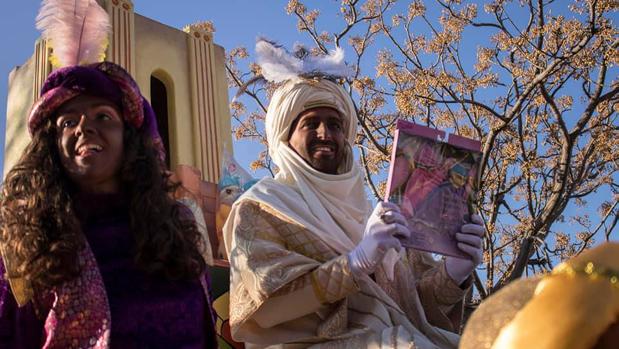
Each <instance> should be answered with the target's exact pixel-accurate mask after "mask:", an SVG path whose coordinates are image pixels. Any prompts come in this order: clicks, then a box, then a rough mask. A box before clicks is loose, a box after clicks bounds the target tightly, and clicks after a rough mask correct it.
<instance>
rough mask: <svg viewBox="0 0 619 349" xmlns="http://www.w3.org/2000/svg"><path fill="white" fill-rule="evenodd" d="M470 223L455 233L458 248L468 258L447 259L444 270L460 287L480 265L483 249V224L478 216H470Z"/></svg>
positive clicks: (484, 230)
mask: <svg viewBox="0 0 619 349" xmlns="http://www.w3.org/2000/svg"><path fill="white" fill-rule="evenodd" d="M471 221H472V223H469V224H464V225H463V226H462V228H461V229H460V231H461V232H460V233H456V240H458V248H459V249H460V250H462V252H464V253H466V254H467V255H469V257H470V258H468V259H464V258H458V257H447V258H445V269H446V270H447V274H449V276H450V277H451V278H452V279H453V280H454V281H455V282H456V283H457V284H458V285H461V284H462V283H463V282H464V281H465V280H466V279H467V278H468V277H469V275H471V273H472V272H473V270H475V268H476V267H477V266H478V265H479V263H481V259H482V255H483V248H482V240H481V239H482V237H483V236H484V233H485V232H486V229H485V227H484V222H483V221H482V219H481V217H480V216H479V215H476V214H474V215H471Z"/></svg>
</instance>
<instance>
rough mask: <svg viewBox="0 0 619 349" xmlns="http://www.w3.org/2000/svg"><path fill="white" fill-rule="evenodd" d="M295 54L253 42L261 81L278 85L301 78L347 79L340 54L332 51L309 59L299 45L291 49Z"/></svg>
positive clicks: (267, 43)
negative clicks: (322, 76)
mask: <svg viewBox="0 0 619 349" xmlns="http://www.w3.org/2000/svg"><path fill="white" fill-rule="evenodd" d="M294 51H295V54H294V55H293V54H290V53H289V52H288V51H286V50H285V49H284V48H283V47H281V46H277V45H275V44H273V43H272V42H270V41H268V40H265V39H258V41H257V42H256V55H257V59H256V62H257V63H258V65H260V68H261V70H262V75H263V76H264V78H265V79H267V80H269V81H271V82H275V83H279V82H282V81H286V80H296V79H300V78H302V77H304V76H310V75H325V76H333V77H349V76H351V75H352V69H351V68H350V67H348V66H347V65H346V63H345V62H344V50H342V49H341V48H339V47H338V48H336V49H335V50H332V51H330V52H329V54H328V55H324V56H312V55H309V54H308V51H307V50H306V49H305V48H304V47H303V46H302V45H298V44H297V45H295V48H294Z"/></svg>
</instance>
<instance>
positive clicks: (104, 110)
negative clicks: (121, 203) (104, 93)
mask: <svg viewBox="0 0 619 349" xmlns="http://www.w3.org/2000/svg"><path fill="white" fill-rule="evenodd" d="M57 114H58V117H57V119H56V129H57V130H58V132H57V142H56V143H57V145H58V152H59V153H60V159H61V161H62V167H63V168H64V169H65V171H66V172H67V174H68V176H69V178H70V179H71V180H72V181H73V183H75V184H76V185H77V186H78V188H79V189H80V190H81V191H84V192H91V193H111V192H117V191H118V189H119V184H120V181H119V172H120V168H121V164H122V160H123V131H124V123H123V119H122V116H121V114H120V112H119V110H118V107H117V106H116V105H114V104H113V103H111V102H110V101H108V100H107V99H104V98H100V97H93V96H87V95H82V96H78V97H75V98H73V99H71V100H69V101H68V102H66V103H65V104H63V105H62V106H61V107H60V108H59V109H58V113H57Z"/></svg>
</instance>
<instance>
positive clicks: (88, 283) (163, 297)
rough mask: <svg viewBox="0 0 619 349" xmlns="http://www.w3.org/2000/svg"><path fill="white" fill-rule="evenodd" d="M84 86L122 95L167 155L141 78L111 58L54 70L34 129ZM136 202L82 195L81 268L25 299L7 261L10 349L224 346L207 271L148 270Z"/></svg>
mask: <svg viewBox="0 0 619 349" xmlns="http://www.w3.org/2000/svg"><path fill="white" fill-rule="evenodd" d="M82 94H85V95H92V96H99V97H103V98H106V99H108V100H110V101H112V102H114V103H115V104H116V105H118V106H119V107H120V109H121V110H122V114H123V117H124V120H125V123H126V124H127V125H129V127H134V128H136V129H138V130H142V132H146V133H147V134H149V135H150V136H151V138H152V140H153V143H154V145H155V147H156V149H157V150H158V152H159V155H160V157H164V156H165V151H164V148H163V146H162V143H161V138H160V136H159V134H158V131H157V124H156V117H155V114H154V112H153V110H152V108H151V107H150V105H149V104H148V102H147V101H146V100H145V99H144V97H142V95H141V93H140V91H139V88H138V86H137V84H136V83H135V81H134V80H133V78H132V77H131V76H130V75H129V74H128V73H127V72H126V71H125V70H124V69H123V68H121V67H120V66H118V65H116V64H113V63H109V62H102V63H96V64H91V65H88V66H70V67H65V68H61V69H58V70H56V71H54V72H53V73H52V74H51V75H50V76H49V77H48V78H47V80H46V81H45V84H44V85H43V88H42V92H41V97H40V98H39V99H38V100H37V102H35V104H34V105H33V108H32V110H31V113H30V116H29V120H28V126H29V130H30V132H31V133H34V131H35V130H36V129H37V128H38V127H39V126H40V125H41V124H42V122H43V121H44V120H45V119H46V118H50V117H52V116H53V114H54V112H55V110H56V109H57V108H58V107H60V106H61V105H62V104H63V103H65V102H67V101H68V100H70V99H72V98H74V97H76V96H78V95H82ZM128 201H129V198H126V197H124V196H123V195H122V194H76V195H74V196H73V206H74V211H75V213H76V216H77V218H78V219H79V221H80V224H81V229H82V233H83V234H84V236H85V238H86V239H85V240H86V242H87V243H86V244H85V245H86V247H85V248H84V249H83V250H82V251H80V252H79V263H80V265H81V273H80V274H79V275H78V276H77V277H76V278H74V279H71V280H69V281H66V282H64V283H62V284H60V285H58V286H55V287H52V288H50V289H45V290H41V291H39V292H34V296H33V298H32V299H30V300H29V301H28V302H27V303H26V304H25V305H23V306H22V307H18V305H17V302H16V299H15V297H14V295H13V293H12V291H11V287H10V284H9V280H6V277H5V272H6V270H5V264H4V262H6V261H2V259H0V272H1V275H0V349H4V348H12V349H13V348H15V349H18V348H19V349H21V348H24V349H30V348H32V349H34V348H63V349H64V348H97V349H98V348H132V349H133V348H137V349H139V348H186V349H194V348H195V349H197V348H217V342H216V335H215V330H214V312H213V310H212V307H211V299H210V296H209V284H208V277H207V275H206V274H203V275H202V276H201V277H200V278H196V279H195V280H193V281H179V280H175V281H171V280H168V279H165V278H163V277H160V276H156V275H150V274H147V273H145V272H143V271H142V270H140V269H138V268H137V267H136V265H135V263H134V262H133V255H134V251H135V241H134V240H133V234H132V233H131V231H130V217H129V202H128ZM187 212H188V214H190V211H189V210H187ZM4 257H6V256H4Z"/></svg>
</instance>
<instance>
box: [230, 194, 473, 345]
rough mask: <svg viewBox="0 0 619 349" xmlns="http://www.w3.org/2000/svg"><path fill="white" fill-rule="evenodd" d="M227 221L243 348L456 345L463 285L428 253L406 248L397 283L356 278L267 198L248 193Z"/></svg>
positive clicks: (233, 309) (234, 312)
mask: <svg viewBox="0 0 619 349" xmlns="http://www.w3.org/2000/svg"><path fill="white" fill-rule="evenodd" d="M231 219H232V222H233V225H234V227H233V236H232V238H231V239H232V241H231V249H230V263H231V269H230V271H231V285H230V324H231V330H232V335H233V337H234V338H235V339H236V340H239V341H244V342H246V346H247V347H248V348H267V347H268V348H307V347H312V348H422V349H425V348H455V347H456V346H457V343H458V338H459V336H458V335H456V334H455V333H452V332H449V331H452V330H453V329H457V328H459V326H460V316H461V314H462V297H463V295H464V293H465V290H462V289H461V288H460V287H458V285H456V284H454V282H453V281H452V280H451V279H450V278H449V277H448V276H447V274H446V271H445V269H444V265H443V263H437V262H436V261H434V260H432V258H431V257H429V256H428V255H427V254H423V253H420V252H415V251H413V250H409V251H408V253H407V255H406V256H405V258H403V260H402V261H400V262H398V264H397V265H396V269H395V270H396V278H395V279H396V280H395V281H393V282H389V281H388V280H387V278H386V276H385V273H384V271H382V270H379V271H377V273H376V274H375V280H372V279H370V278H359V279H357V278H355V277H354V276H353V275H352V273H351V271H350V267H349V265H348V258H347V256H346V255H339V254H337V253H336V252H335V251H333V250H332V249H330V248H329V247H328V246H327V245H326V244H325V243H323V242H322V241H321V240H319V239H317V238H316V237H315V236H314V235H312V234H311V233H310V232H309V231H308V230H307V229H305V228H304V227H302V226H300V225H298V224H296V223H294V222H293V221H291V220H290V219H288V218H287V217H285V216H283V215H282V214H280V213H279V212H277V211H275V210H273V209H271V208H270V207H268V206H266V205H264V204H261V203H257V202H255V201H251V200H244V201H242V202H240V203H239V204H238V208H237V210H236V215H235V216H234V217H231ZM453 319H455V320H453Z"/></svg>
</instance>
